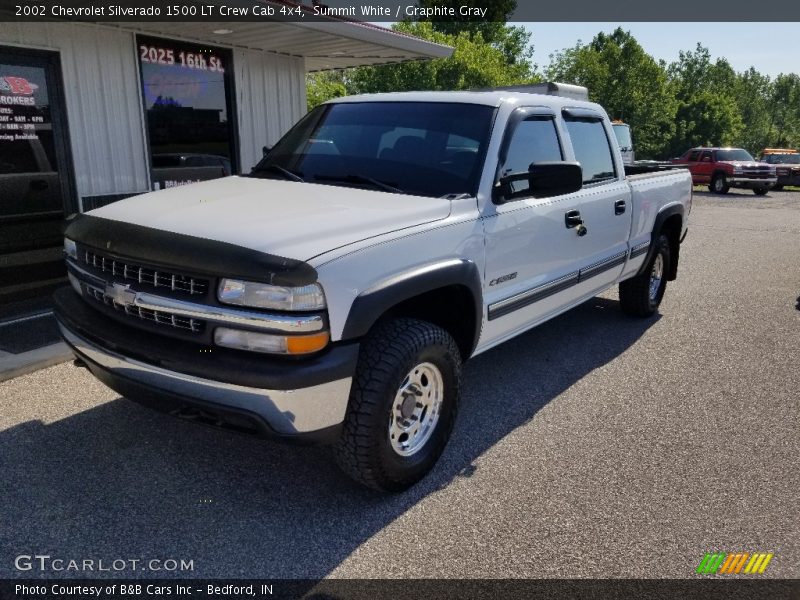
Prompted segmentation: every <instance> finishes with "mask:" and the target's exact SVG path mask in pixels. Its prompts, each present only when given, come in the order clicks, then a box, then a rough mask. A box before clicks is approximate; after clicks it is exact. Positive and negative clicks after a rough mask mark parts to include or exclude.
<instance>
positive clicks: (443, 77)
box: [347, 21, 536, 93]
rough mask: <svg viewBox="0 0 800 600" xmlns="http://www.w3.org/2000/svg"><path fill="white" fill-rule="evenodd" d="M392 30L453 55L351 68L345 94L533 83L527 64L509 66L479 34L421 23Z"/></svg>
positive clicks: (504, 57) (523, 62) (399, 24)
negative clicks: (450, 50) (446, 30)
mask: <svg viewBox="0 0 800 600" xmlns="http://www.w3.org/2000/svg"><path fill="white" fill-rule="evenodd" d="M394 29H395V30H396V31H400V32H402V33H407V34H410V35H414V36H417V37H420V38H423V39H426V40H430V41H432V42H436V43H437V44H444V45H448V46H452V47H453V48H454V51H453V54H452V56H450V57H449V58H440V59H434V60H426V61H413V62H412V61H409V62H405V63H400V64H394V65H381V66H376V67H359V68H357V69H353V70H352V71H351V72H350V73H349V74H348V77H347V81H348V85H347V87H348V92H350V93H375V92H389V91H409V90H467V89H475V88H482V87H493V86H502V85H513V84H517V83H529V82H532V81H535V80H536V75H535V73H534V71H533V68H532V67H531V65H530V63H528V62H527V61H518V62H515V63H509V62H508V60H507V57H506V55H505V54H504V52H503V51H502V50H501V49H499V48H497V47H495V46H494V45H492V44H489V43H487V42H485V41H484V39H483V36H482V34H481V33H480V32H477V33H470V32H468V31H461V32H460V33H458V34H448V33H443V32H440V31H437V30H436V29H434V26H433V23H430V22H425V21H419V22H402V23H396V24H395V25H394Z"/></svg>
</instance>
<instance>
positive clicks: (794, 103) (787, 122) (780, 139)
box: [769, 73, 800, 147]
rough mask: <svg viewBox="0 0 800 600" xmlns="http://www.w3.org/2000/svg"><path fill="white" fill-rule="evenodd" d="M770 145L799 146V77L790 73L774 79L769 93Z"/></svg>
mask: <svg viewBox="0 0 800 600" xmlns="http://www.w3.org/2000/svg"><path fill="white" fill-rule="evenodd" d="M770 105H771V111H770V129H769V132H770V136H769V139H770V145H772V146H780V147H795V146H798V145H800V77H799V76H798V75H797V74H795V73H791V74H789V75H785V74H783V73H782V74H780V75H778V76H777V77H776V78H775V81H774V82H773V84H772V90H771V93H770Z"/></svg>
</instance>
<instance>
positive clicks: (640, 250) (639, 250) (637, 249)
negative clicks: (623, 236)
mask: <svg viewBox="0 0 800 600" xmlns="http://www.w3.org/2000/svg"><path fill="white" fill-rule="evenodd" d="M649 247H650V240H647V241H646V242H642V243H641V244H637V245H636V246H633V247H631V258H636V257H637V256H641V255H642V254H644V253H645V252H647V249H648V248H649Z"/></svg>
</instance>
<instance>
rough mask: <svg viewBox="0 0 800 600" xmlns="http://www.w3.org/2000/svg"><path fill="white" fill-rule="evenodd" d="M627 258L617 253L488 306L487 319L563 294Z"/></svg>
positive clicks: (625, 254)
mask: <svg viewBox="0 0 800 600" xmlns="http://www.w3.org/2000/svg"><path fill="white" fill-rule="evenodd" d="M648 244H649V242H648ZM627 258H628V251H627V250H625V251H624V252H619V253H618V254H614V255H613V256H609V257H608V258H606V259H604V260H601V261H600V262H596V263H594V264H592V265H589V266H587V267H584V268H582V269H580V270H578V271H573V272H572V273H569V274H567V275H564V276H563V277H559V278H558V279H554V280H553V281H549V282H548V283H544V284H542V285H539V286H536V287H535V288H531V289H529V290H526V291H524V292H520V293H519V294H516V295H514V296H511V297H510V298H506V299H505V300H500V301H498V302H495V303H494V304H490V305H489V311H488V319H489V320H490V321H493V320H494V319H497V318H499V317H502V316H505V315H507V314H509V313H512V312H514V311H516V310H519V309H520V308H525V307H526V306H529V305H531V304H533V303H534V302H539V301H540V300H544V299H545V298H549V297H550V296H552V295H553V294H557V293H558V292H563V291H564V290H566V289H568V288H571V287H572V286H573V285H577V284H579V283H581V282H582V281H586V280H587V279H590V278H592V277H595V276H596V275H600V273H604V272H605V271H608V270H609V269H613V268H614V267H616V266H618V265H621V264H622V263H624V262H625V261H626V260H627Z"/></svg>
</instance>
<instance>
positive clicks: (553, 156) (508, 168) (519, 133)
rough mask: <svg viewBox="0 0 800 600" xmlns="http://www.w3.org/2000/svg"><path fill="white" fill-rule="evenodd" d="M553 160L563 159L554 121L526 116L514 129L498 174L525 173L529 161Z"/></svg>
mask: <svg viewBox="0 0 800 600" xmlns="http://www.w3.org/2000/svg"><path fill="white" fill-rule="evenodd" d="M554 160H555V161H560V160H564V157H563V156H562V154H561V144H559V142H558V134H557V133H556V124H555V122H554V121H553V119H548V118H536V117H534V118H528V119H525V120H524V121H520V122H519V124H518V125H517V127H516V129H514V133H513V134H512V136H511V141H510V142H509V144H508V150H507V151H506V160H505V162H504V163H503V169H502V171H501V172H500V175H508V174H509V173H527V172H528V167H530V165H531V163H535V162H545V161H554ZM521 183H524V185H527V183H525V182H521ZM515 191H516V190H515Z"/></svg>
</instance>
